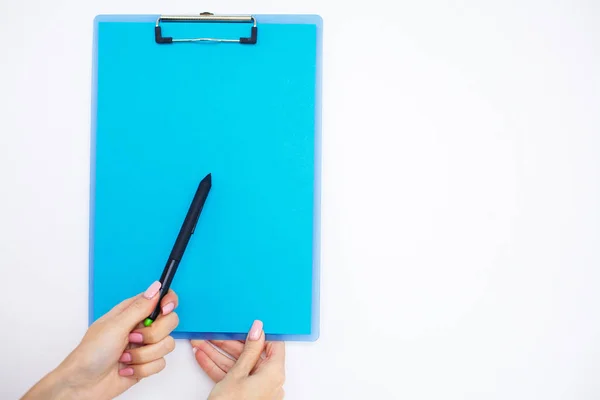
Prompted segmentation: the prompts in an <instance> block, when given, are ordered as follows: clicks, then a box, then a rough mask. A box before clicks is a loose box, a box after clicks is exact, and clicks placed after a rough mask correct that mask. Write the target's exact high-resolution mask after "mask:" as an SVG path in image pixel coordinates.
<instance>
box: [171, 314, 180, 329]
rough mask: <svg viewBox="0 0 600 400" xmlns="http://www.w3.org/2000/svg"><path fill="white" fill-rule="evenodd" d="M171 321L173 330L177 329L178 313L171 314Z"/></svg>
mask: <svg viewBox="0 0 600 400" xmlns="http://www.w3.org/2000/svg"><path fill="white" fill-rule="evenodd" d="M171 319H172V320H173V322H172V324H173V329H175V328H177V326H178V325H179V315H177V313H176V312H173V313H171Z"/></svg>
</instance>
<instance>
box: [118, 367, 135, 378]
mask: <svg viewBox="0 0 600 400" xmlns="http://www.w3.org/2000/svg"><path fill="white" fill-rule="evenodd" d="M119 375H121V376H131V375H133V368H131V367H127V368H123V369H122V370H120V371H119Z"/></svg>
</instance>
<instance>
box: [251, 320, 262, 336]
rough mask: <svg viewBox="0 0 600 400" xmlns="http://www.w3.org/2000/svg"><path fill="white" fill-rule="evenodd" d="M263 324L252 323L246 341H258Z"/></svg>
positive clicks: (258, 322) (259, 322)
mask: <svg viewBox="0 0 600 400" xmlns="http://www.w3.org/2000/svg"><path fill="white" fill-rule="evenodd" d="M262 328H263V323H262V322H261V321H258V320H257V321H254V323H253V324H252V328H250V333H248V339H250V340H258V339H260V334H261V332H262Z"/></svg>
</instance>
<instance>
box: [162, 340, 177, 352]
mask: <svg viewBox="0 0 600 400" xmlns="http://www.w3.org/2000/svg"><path fill="white" fill-rule="evenodd" d="M163 347H164V348H165V350H166V352H167V353H170V352H172V351H173V350H175V339H173V336H167V337H166V338H165V340H164V343H163Z"/></svg>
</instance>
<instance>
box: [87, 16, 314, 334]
mask: <svg viewBox="0 0 600 400" xmlns="http://www.w3.org/2000/svg"><path fill="white" fill-rule="evenodd" d="M158 17H159V15H98V16H96V18H94V39H93V54H92V90H91V93H92V101H91V106H92V110H91V133H90V134H91V137H90V200H89V201H90V204H89V206H90V217H89V278H88V285H89V291H88V304H89V307H88V326H89V325H92V323H93V322H94V291H93V289H94V228H95V224H94V215H95V196H96V179H95V177H96V125H97V95H98V24H99V23H100V22H119V21H122V22H151V21H152V22H154V21H156V20H157V18H158ZM254 17H255V18H256V21H257V23H258V24H261V23H263V24H269V23H278V24H313V25H315V26H316V28H317V63H316V79H315V81H316V85H315V154H314V156H315V165H314V174H315V177H314V212H313V218H314V221H313V230H314V231H313V273H312V276H313V299H312V321H311V333H310V334H308V335H285V334H267V335H266V340H270V341H302V342H314V341H317V340H318V339H319V336H320V331H321V329H320V310H321V304H320V301H321V300H320V285H321V279H320V272H321V140H322V139H321V138H322V99H321V93H322V92H321V89H322V54H323V19H322V18H321V16H319V15H316V14H264V15H255V16H254ZM171 336H173V338H175V339H205V340H244V339H246V333H221V332H197V333H196V332H173V333H172V335H171Z"/></svg>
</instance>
